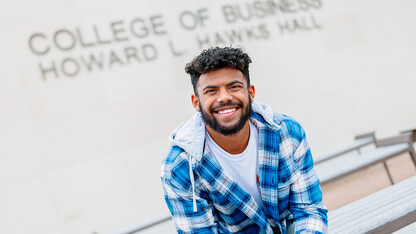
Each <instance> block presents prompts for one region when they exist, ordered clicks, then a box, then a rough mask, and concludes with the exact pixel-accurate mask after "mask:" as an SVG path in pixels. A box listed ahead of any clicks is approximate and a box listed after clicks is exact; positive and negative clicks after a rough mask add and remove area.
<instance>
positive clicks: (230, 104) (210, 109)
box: [209, 102, 244, 112]
mask: <svg viewBox="0 0 416 234" xmlns="http://www.w3.org/2000/svg"><path fill="white" fill-rule="evenodd" d="M234 106H238V107H240V108H243V107H244V105H243V103H242V102H229V103H224V104H219V105H216V106H212V107H211V108H209V111H210V112H214V111H215V110H216V109H219V108H224V107H234Z"/></svg>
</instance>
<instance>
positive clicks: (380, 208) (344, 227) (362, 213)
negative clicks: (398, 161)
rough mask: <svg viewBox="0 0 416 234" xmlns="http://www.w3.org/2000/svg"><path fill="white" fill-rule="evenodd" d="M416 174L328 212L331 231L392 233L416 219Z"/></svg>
mask: <svg viewBox="0 0 416 234" xmlns="http://www.w3.org/2000/svg"><path fill="white" fill-rule="evenodd" d="M415 214H416V176H413V177H411V178H409V179H407V180H405V181H402V182H400V183H397V184H395V185H392V186H390V187H388V188H386V189H383V190H381V191H379V192H377V193H374V194H371V195H369V196H367V197H365V198H363V199H360V200H358V201H355V202H353V203H350V204H348V205H346V206H344V207H341V208H339V209H337V210H335V211H332V212H329V214H328V220H329V233H367V232H370V233H391V232H393V231H396V230H398V229H399V228H401V227H404V226H406V225H408V224H410V223H412V222H416V215H415Z"/></svg>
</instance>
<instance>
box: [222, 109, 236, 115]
mask: <svg viewBox="0 0 416 234" xmlns="http://www.w3.org/2000/svg"><path fill="white" fill-rule="evenodd" d="M233 111H235V108H233V109H228V110H222V111H218V113H220V114H222V115H223V114H227V113H230V112H233Z"/></svg>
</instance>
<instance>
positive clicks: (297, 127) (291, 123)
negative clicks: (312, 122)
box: [273, 113, 304, 139]
mask: <svg viewBox="0 0 416 234" xmlns="http://www.w3.org/2000/svg"><path fill="white" fill-rule="evenodd" d="M273 121H275V123H276V124H278V125H279V126H280V127H281V130H282V133H283V134H288V135H290V137H294V138H297V139H301V138H302V137H303V135H304V130H303V128H302V125H301V124H300V123H299V122H298V121H297V120H295V119H294V118H292V117H290V116H288V115H285V114H279V113H274V116H273Z"/></svg>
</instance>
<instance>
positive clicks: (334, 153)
mask: <svg viewBox="0 0 416 234" xmlns="http://www.w3.org/2000/svg"><path fill="white" fill-rule="evenodd" d="M374 141H375V136H374V132H369V133H364V134H360V135H357V136H355V141H354V142H353V143H351V144H349V145H345V146H342V147H339V148H337V149H334V150H331V151H329V152H326V153H324V154H321V155H318V156H316V158H314V160H313V161H314V163H315V164H318V163H322V162H325V161H327V160H329V159H332V158H335V157H338V156H341V155H343V154H346V153H348V152H351V151H353V150H357V151H358V153H361V152H360V148H361V147H363V146H366V145H369V144H371V143H374Z"/></svg>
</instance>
